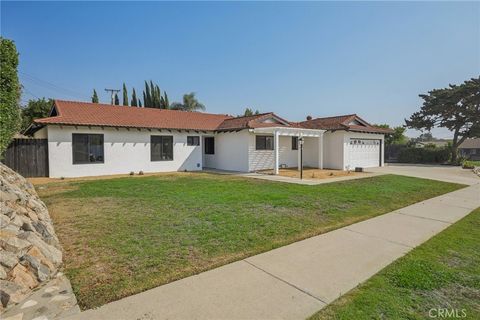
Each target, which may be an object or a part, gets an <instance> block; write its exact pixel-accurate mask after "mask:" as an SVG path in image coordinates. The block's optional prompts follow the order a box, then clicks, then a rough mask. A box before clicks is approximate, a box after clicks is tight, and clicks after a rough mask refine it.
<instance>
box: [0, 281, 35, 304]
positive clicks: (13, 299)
mask: <svg viewBox="0 0 480 320" xmlns="http://www.w3.org/2000/svg"><path fill="white" fill-rule="evenodd" d="M29 292H30V290H28V288H26V287H23V286H21V285H19V284H16V283H14V282H11V281H5V280H0V301H1V302H2V305H3V307H6V306H7V305H9V304H12V303H19V302H20V301H22V300H23V299H24V298H25V297H26V296H27V295H28V293H29Z"/></svg>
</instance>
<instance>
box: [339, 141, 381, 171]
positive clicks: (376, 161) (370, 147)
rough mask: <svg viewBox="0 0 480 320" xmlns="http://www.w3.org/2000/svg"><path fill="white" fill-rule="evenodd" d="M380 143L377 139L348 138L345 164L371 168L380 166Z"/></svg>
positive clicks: (352, 166)
mask: <svg viewBox="0 0 480 320" xmlns="http://www.w3.org/2000/svg"><path fill="white" fill-rule="evenodd" d="M381 149H382V143H381V140H379V139H361V138H350V141H349V144H348V151H347V152H348V154H347V159H348V160H347V161H348V162H347V166H349V168H350V169H354V168H356V167H362V168H371V167H378V166H381V152H382V150H381Z"/></svg>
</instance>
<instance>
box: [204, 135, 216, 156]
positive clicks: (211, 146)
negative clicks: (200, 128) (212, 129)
mask: <svg viewBox="0 0 480 320" xmlns="http://www.w3.org/2000/svg"><path fill="white" fill-rule="evenodd" d="M204 142H205V154H215V138H214V137H205V141H204Z"/></svg>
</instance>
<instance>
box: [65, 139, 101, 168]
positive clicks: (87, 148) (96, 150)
mask: <svg viewBox="0 0 480 320" xmlns="http://www.w3.org/2000/svg"><path fill="white" fill-rule="evenodd" d="M72 151H73V164H83V163H103V160H104V159H103V134H80V133H74V134H72Z"/></svg>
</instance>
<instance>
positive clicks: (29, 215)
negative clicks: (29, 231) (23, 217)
mask: <svg viewBox="0 0 480 320" xmlns="http://www.w3.org/2000/svg"><path fill="white" fill-rule="evenodd" d="M25 213H26V214H27V215H28V217H29V218H30V219H31V220H32V221H34V222H36V221H38V215H37V214H36V213H35V212H33V211H30V210H28V211H27V212H25Z"/></svg>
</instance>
